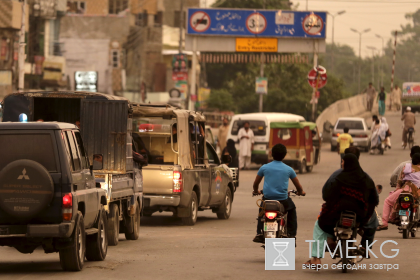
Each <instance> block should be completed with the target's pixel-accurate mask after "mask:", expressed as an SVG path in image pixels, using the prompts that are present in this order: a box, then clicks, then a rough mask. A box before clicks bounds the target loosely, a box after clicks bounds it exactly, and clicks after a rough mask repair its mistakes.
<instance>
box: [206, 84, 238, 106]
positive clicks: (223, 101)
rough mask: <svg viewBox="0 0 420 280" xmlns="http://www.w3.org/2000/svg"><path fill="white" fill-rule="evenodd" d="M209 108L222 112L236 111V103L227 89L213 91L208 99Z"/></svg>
mask: <svg viewBox="0 0 420 280" xmlns="http://www.w3.org/2000/svg"><path fill="white" fill-rule="evenodd" d="M207 107H208V108H209V109H218V110H220V111H236V106H235V102H234V101H233V98H232V95H231V94H230V93H229V91H228V90H227V89H214V90H212V91H211V93H210V96H209V99H207Z"/></svg>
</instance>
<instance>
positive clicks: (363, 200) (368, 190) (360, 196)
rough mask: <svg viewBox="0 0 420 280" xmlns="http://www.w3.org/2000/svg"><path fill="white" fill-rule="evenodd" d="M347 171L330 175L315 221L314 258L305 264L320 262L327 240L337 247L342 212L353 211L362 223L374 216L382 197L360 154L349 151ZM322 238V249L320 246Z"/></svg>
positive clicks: (345, 162) (345, 164)
mask: <svg viewBox="0 0 420 280" xmlns="http://www.w3.org/2000/svg"><path fill="white" fill-rule="evenodd" d="M342 167H343V170H342V171H341V173H339V174H338V175H337V176H336V177H335V178H329V179H328V181H327V183H326V184H329V185H330V186H327V189H328V192H324V193H323V199H324V200H325V203H324V204H323V205H322V210H321V213H320V216H319V218H318V220H317V221H316V222H315V227H314V232H313V239H314V240H315V242H314V243H312V259H310V260H309V261H307V262H306V263H305V265H311V264H320V263H321V258H322V256H323V252H322V250H323V248H324V243H325V242H327V243H328V245H329V247H330V248H334V247H335V240H334V228H335V226H336V224H337V221H338V220H339V219H340V215H341V212H342V211H344V210H346V211H353V212H355V213H356V219H357V221H358V222H359V223H360V225H361V226H363V225H364V224H366V222H367V221H368V220H369V218H370V217H371V216H372V214H373V212H374V210H375V206H376V205H378V202H379V198H378V194H377V192H376V189H375V184H374V182H373V181H372V179H371V178H370V177H369V176H368V175H367V174H366V173H365V172H364V171H363V170H362V168H361V167H360V164H359V161H358V159H357V157H356V156H355V155H353V154H345V155H344V157H343V160H342ZM317 241H319V248H318V246H317V244H318V242H317Z"/></svg>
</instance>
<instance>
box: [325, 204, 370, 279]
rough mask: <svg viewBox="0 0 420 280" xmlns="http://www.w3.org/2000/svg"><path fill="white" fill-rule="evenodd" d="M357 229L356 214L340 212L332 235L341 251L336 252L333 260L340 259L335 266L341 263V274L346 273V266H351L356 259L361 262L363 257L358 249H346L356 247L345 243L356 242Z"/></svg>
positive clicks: (352, 243) (351, 243)
mask: <svg viewBox="0 0 420 280" xmlns="http://www.w3.org/2000/svg"><path fill="white" fill-rule="evenodd" d="M358 227H359V224H358V223H357V222H356V213H354V212H352V211H343V212H341V215H340V219H339V220H338V222H337V225H336V227H335V228H334V235H335V238H336V242H337V246H340V247H341V251H340V250H336V251H335V255H334V257H333V258H334V259H337V258H340V261H339V262H338V263H337V264H339V263H342V268H341V271H342V272H343V273H347V266H348V265H349V266H353V265H354V264H355V263H356V260H357V259H360V261H361V260H362V259H363V258H364V257H365V256H364V252H363V251H361V250H359V249H351V250H348V248H351V247H353V248H354V247H357V246H356V245H355V244H354V243H355V242H354V241H353V242H347V241H348V240H356V238H357V229H358ZM357 248H358V247H357ZM354 257H356V258H354ZM360 261H359V262H360Z"/></svg>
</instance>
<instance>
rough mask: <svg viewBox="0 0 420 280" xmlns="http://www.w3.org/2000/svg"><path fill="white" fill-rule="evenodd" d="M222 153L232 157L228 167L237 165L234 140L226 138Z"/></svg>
mask: <svg viewBox="0 0 420 280" xmlns="http://www.w3.org/2000/svg"><path fill="white" fill-rule="evenodd" d="M222 155H230V156H231V157H232V161H231V163H229V164H228V165H229V167H239V162H238V156H237V152H236V147H235V141H233V140H232V139H229V140H227V142H226V147H225V148H224V149H223V151H222Z"/></svg>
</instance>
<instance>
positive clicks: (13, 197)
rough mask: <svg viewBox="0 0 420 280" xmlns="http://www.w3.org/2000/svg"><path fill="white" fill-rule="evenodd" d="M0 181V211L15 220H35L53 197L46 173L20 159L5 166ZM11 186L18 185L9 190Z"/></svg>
mask: <svg viewBox="0 0 420 280" xmlns="http://www.w3.org/2000/svg"><path fill="white" fill-rule="evenodd" d="M0 182H1V184H0V208H1V209H2V210H3V211H5V212H6V213H7V214H9V215H10V216H12V217H14V218H16V219H17V220H28V219H30V218H32V217H35V216H36V215H38V214H39V213H40V212H41V211H43V210H45V208H47V207H48V205H49V204H50V203H51V201H52V199H53V197H54V183H53V180H52V178H51V176H50V173H49V172H48V170H47V169H45V167H44V166H42V165H41V164H39V163H38V162H36V161H33V160H28V159H21V160H16V161H13V162H11V163H9V164H8V165H6V167H4V168H3V170H1V172H0ZM13 185H14V186H19V189H16V188H14V189H11V187H10V186H13ZM34 187H36V189H35V188H34Z"/></svg>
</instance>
